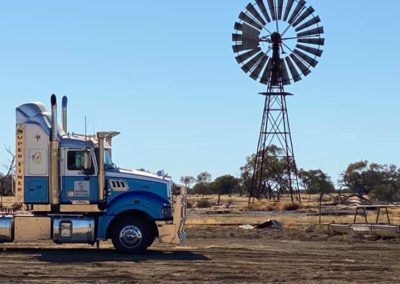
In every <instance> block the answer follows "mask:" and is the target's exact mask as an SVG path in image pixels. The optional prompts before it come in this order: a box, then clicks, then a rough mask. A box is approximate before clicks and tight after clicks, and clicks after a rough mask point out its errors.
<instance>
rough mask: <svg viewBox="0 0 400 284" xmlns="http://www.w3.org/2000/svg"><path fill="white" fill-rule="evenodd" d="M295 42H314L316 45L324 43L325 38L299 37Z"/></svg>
mask: <svg viewBox="0 0 400 284" xmlns="http://www.w3.org/2000/svg"><path fill="white" fill-rule="evenodd" d="M297 42H301V43H309V44H316V45H324V44H325V39H324V38H299V39H298V40H297Z"/></svg>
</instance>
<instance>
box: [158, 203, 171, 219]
mask: <svg viewBox="0 0 400 284" xmlns="http://www.w3.org/2000/svg"><path fill="white" fill-rule="evenodd" d="M160 211H161V215H163V216H166V217H167V216H171V215H172V210H171V206H170V205H166V204H165V205H164V206H163V207H161V209H160Z"/></svg>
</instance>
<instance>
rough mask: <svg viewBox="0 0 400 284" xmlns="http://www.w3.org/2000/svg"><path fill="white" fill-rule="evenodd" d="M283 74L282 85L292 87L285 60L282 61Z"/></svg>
mask: <svg viewBox="0 0 400 284" xmlns="http://www.w3.org/2000/svg"><path fill="white" fill-rule="evenodd" d="M281 74H282V83H283V84H284V85H290V78H289V73H288V70H287V67H286V64H285V60H283V59H281Z"/></svg>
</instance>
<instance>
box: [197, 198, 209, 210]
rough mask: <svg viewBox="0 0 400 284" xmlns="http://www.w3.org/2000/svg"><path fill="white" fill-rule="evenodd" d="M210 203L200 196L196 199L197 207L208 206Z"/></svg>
mask: <svg viewBox="0 0 400 284" xmlns="http://www.w3.org/2000/svg"><path fill="white" fill-rule="evenodd" d="M211 205H212V204H211V202H210V201H208V200H207V199H205V198H202V199H200V200H199V201H197V208H210V207H211Z"/></svg>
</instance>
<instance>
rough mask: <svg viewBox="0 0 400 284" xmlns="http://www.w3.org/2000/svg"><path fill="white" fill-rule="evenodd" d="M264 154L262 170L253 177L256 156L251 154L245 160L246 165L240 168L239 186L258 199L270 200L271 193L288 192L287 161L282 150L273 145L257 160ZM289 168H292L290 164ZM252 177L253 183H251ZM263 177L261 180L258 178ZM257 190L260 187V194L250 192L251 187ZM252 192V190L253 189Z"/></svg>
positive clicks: (259, 157) (261, 154)
mask: <svg viewBox="0 0 400 284" xmlns="http://www.w3.org/2000/svg"><path fill="white" fill-rule="evenodd" d="M263 154H264V157H265V158H264V160H263V166H262V169H258V172H257V173H256V175H254V165H255V163H256V155H255V154H252V155H251V156H250V157H247V158H246V164H245V165H244V166H243V167H241V168H240V171H241V176H240V185H241V190H242V191H247V192H248V193H250V194H251V195H253V196H256V197H257V198H258V199H260V198H262V197H263V196H266V197H268V198H269V199H271V198H272V193H273V192H276V193H277V194H278V198H279V194H280V193H282V192H285V191H287V190H288V175H287V169H288V165H287V163H288V161H287V160H286V158H285V155H284V153H283V150H282V149H281V148H279V147H277V146H275V145H270V146H269V147H267V148H265V149H264V150H263V153H260V155H258V159H261V156H263ZM291 166H294V165H293V163H291ZM253 176H255V177H254V181H253ZM261 176H262V177H263V179H262V180H261V179H260V177H261ZM253 184H254V187H255V188H258V185H261V191H260V192H252V185H253ZM253 190H254V189H253Z"/></svg>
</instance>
